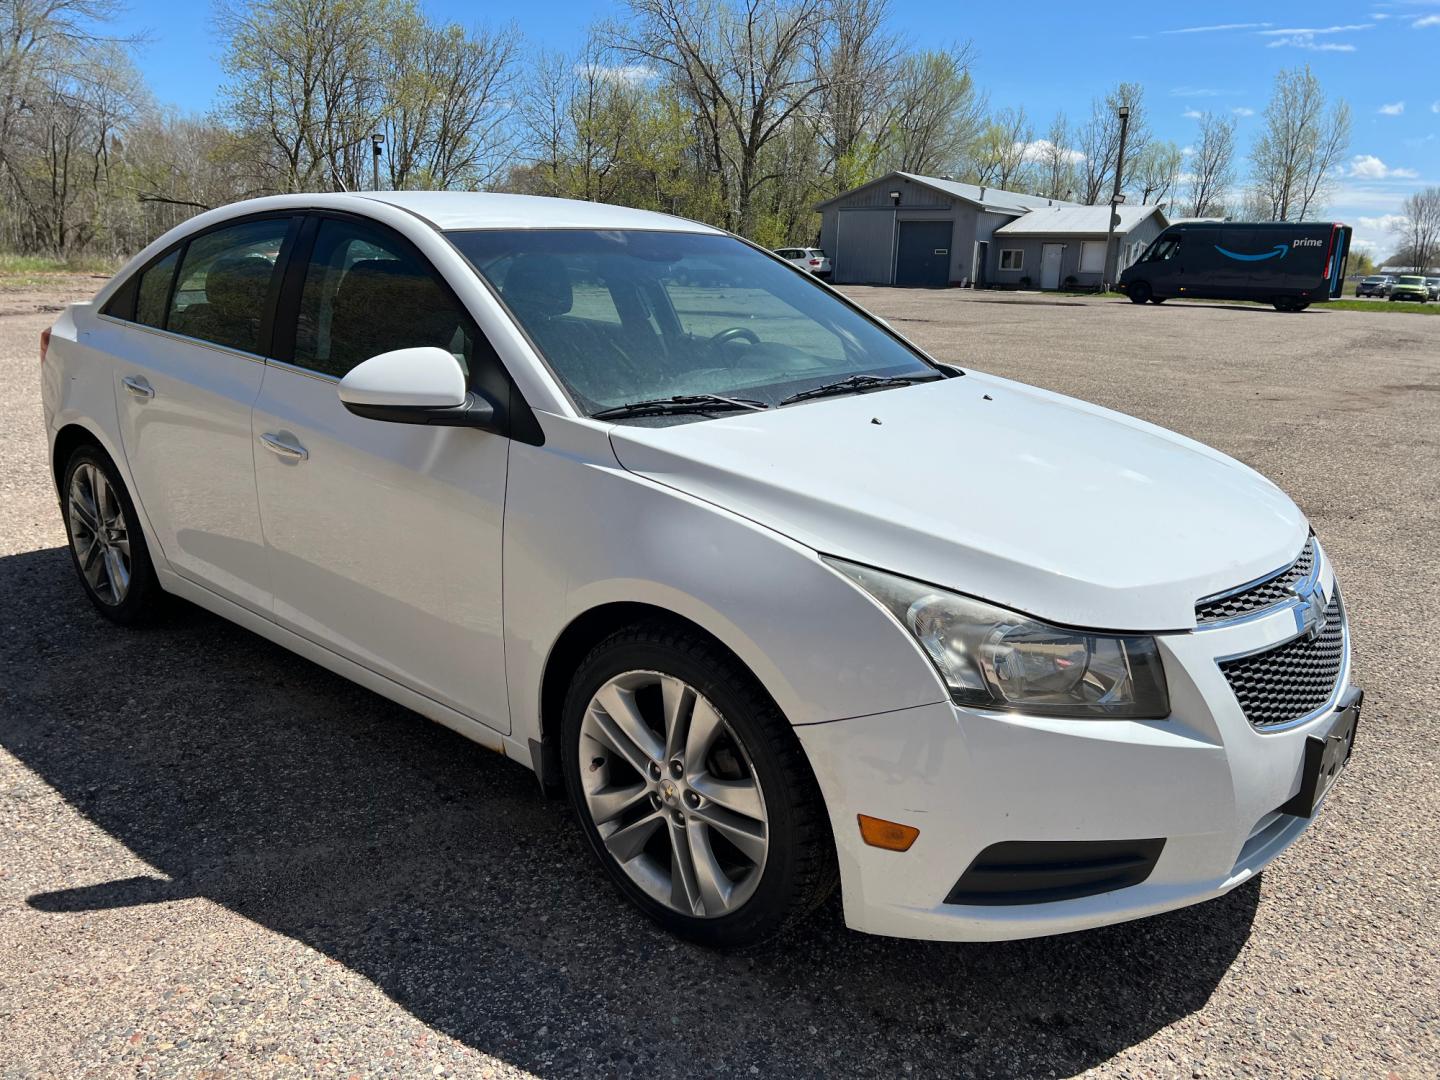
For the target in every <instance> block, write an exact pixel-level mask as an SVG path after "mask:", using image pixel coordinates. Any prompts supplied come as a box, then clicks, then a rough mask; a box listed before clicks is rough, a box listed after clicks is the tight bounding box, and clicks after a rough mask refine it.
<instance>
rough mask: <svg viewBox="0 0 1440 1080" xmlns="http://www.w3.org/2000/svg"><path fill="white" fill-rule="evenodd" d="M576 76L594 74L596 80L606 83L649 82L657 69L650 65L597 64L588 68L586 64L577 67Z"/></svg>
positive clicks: (631, 83) (632, 83)
mask: <svg viewBox="0 0 1440 1080" xmlns="http://www.w3.org/2000/svg"><path fill="white" fill-rule="evenodd" d="M575 74H576V75H581V76H584V75H587V74H593V75H594V76H595V78H596V79H598V80H600V81H602V82H605V81H609V82H618V83H628V84H630V85H634V84H636V83H643V82H649V81H650V80H651V79H653V78H654V77H655V74H656V72H655V69H654V68H652V67H650V66H649V65H648V64H595V65H593V66H589V67H587V66H586V65H585V64H576V65H575Z"/></svg>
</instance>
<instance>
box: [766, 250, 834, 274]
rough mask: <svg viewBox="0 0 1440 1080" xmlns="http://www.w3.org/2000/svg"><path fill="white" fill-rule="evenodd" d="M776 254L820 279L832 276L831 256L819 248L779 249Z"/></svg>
mask: <svg viewBox="0 0 1440 1080" xmlns="http://www.w3.org/2000/svg"><path fill="white" fill-rule="evenodd" d="M775 254H776V255H779V256H780V257H781V258H782V259H784V260H785V261H786V262H791V263H794V264H795V265H796V266H798V267H800V268H801V269H802V270H807V271H809V272H810V273H812V274H814V275H815V276H816V277H818V278H828V277H829V276H830V256H828V255H826V254H825V252H823V251H821V250H820V249H819V248H777V249H776V251H775Z"/></svg>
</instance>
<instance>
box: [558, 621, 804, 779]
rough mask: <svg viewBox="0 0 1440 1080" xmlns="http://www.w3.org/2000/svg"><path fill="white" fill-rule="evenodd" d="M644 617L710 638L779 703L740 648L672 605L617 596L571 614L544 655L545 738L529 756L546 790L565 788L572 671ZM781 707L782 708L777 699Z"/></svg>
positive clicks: (713, 643)
mask: <svg viewBox="0 0 1440 1080" xmlns="http://www.w3.org/2000/svg"><path fill="white" fill-rule="evenodd" d="M645 623H665V624H668V625H670V626H672V627H677V628H681V629H684V630H687V631H690V632H692V633H695V634H698V635H700V636H701V637H703V638H705V640H706V641H708V642H710V643H711V644H712V645H714V647H715V648H717V649H719V650H722V651H723V652H724V653H725V654H726V655H728V656H729V657H730V658H731V659H733V660H734V661H735V663H736V664H737V665H739V666H740V667H741V668H742V669H744V670H745V671H746V672H747V673H748V674H749V675H750V677H751V678H752V679H754V680H755V685H756V686H757V687H758V688H759V689H760V691H761V692H762V693H764V694H765V696H766V697H767V698H769V699H770V701H771V703H772V704H775V696H774V695H773V694H772V693H771V692H770V691H769V689H768V688H767V687H766V686H765V682H764V680H763V679H761V678H760V676H759V675H757V674H756V672H755V670H754V668H753V667H752V666H751V665H749V664H747V663H746V662H745V660H744V658H743V657H741V656H740V654H739V653H737V652H736V651H735V650H734V649H732V648H731V647H730V646H729V645H727V644H726V643H725V642H724V641H723V640H721V639H720V638H719V637H717V636H716V635H715V634H714V633H713V632H712V631H710V630H708V629H706V628H705V627H704V626H701V625H700V624H699V623H697V622H696V621H695V620H694V619H690V618H687V617H686V616H684V615H681V614H679V613H677V612H675V611H672V610H670V609H669V608H664V607H661V606H659V605H657V604H650V603H645V602H642V601H635V600H618V601H612V602H608V603H602V604H599V605H597V606H595V607H592V608H589V609H587V610H585V611H583V612H581V613H580V614H578V615H576V616H575V617H574V618H573V619H571V620H570V622H569V623H568V624H567V625H566V627H565V629H563V630H562V631H561V632H560V634H559V636H558V637H556V639H555V641H554V643H553V644H552V645H551V647H550V652H549V654H548V655H547V656H546V658H545V666H544V668H543V673H542V675H541V678H540V717H539V719H540V739H539V741H538V742H533V741H532V743H531V745H530V757H531V765H532V767H533V768H534V769H535V772H536V775H537V776H539V778H540V784H541V787H543V788H544V789H545V792H546V793H547V794H549V795H559V794H560V793H561V792H562V789H563V784H562V780H561V774H560V725H561V721H562V713H563V712H564V706H565V695H566V693H567V691H568V690H569V688H570V679H571V677H572V676H573V675H574V674H575V671H576V669H577V668H578V667H579V666H580V664H581V663H582V662H583V661H584V659H585V657H586V656H588V655H589V654H590V650H592V649H593V648H595V646H596V645H598V644H600V642H602V641H603V640H605V638H607V637H609V636H610V635H611V634H613V633H614V632H615V631H617V630H620V629H623V628H625V627H628V626H637V625H642V624H645ZM776 708H777V709H779V705H778V704H776ZM782 711H783V710H782Z"/></svg>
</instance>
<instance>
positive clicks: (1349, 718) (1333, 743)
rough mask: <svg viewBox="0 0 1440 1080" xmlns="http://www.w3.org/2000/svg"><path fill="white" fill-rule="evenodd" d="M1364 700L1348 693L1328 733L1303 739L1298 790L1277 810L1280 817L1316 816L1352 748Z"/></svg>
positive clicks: (1356, 692)
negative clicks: (1303, 749)
mask: <svg viewBox="0 0 1440 1080" xmlns="http://www.w3.org/2000/svg"><path fill="white" fill-rule="evenodd" d="M1364 700H1365V692H1364V691H1363V690H1359V689H1354V690H1351V691H1350V692H1349V693H1348V694H1346V695H1345V697H1344V698H1342V699H1341V701H1340V708H1339V710H1338V711H1337V712H1336V713H1335V719H1334V720H1333V721H1332V722H1331V724H1330V730H1329V731H1328V732H1327V733H1326V734H1325V735H1324V736H1323V737H1322V736H1318V735H1311V736H1310V737H1309V738H1308V739H1306V740H1305V759H1304V764H1303V766H1302V768H1301V771H1300V790H1299V791H1297V792H1296V793H1295V795H1294V797H1293V798H1291V799H1290V801H1289V802H1287V803H1286V804H1285V805H1284V806H1282V807H1280V812H1281V813H1282V814H1294V815H1295V816H1296V817H1303V818H1308V817H1314V816H1315V811H1316V810H1317V809H1318V808H1319V806H1320V803H1321V802H1323V801H1324V799H1325V794H1326V792H1328V791H1329V790H1330V785H1331V784H1333V783H1334V782H1335V778H1336V777H1337V776H1339V775H1340V771H1341V770H1342V769H1343V768H1344V767H1345V763H1346V762H1347V761H1349V760H1350V754H1351V752H1352V751H1353V750H1354V749H1355V729H1356V727H1357V726H1358V725H1359V723H1360V705H1361V703H1362V702H1363V701H1364Z"/></svg>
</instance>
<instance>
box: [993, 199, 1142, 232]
mask: <svg viewBox="0 0 1440 1080" xmlns="http://www.w3.org/2000/svg"><path fill="white" fill-rule="evenodd" d="M1119 210H1120V224H1119V225H1117V226H1116V227H1115V231H1116V232H1117V233H1127V232H1129V231H1130V230H1131V229H1133V228H1135V226H1137V225H1139V224H1140V223H1141V222H1142V221H1144V220H1146V219H1147V218H1148V217H1150V215H1152V214H1160V225H1161V227H1162V228H1163V227H1164V226H1165V215H1164V214H1162V213H1160V207H1158V206H1121V207H1120V208H1119ZM1109 225H1110V207H1108V206H1052V207H1044V208H1041V209H1036V210H1031V211H1030V212H1029V213H1027V214H1024V215H1023V216H1021V217H1018V218H1016V219H1015V220H1014V221H1010V222H1007V223H1005V224H1004V225H1001V226H1000V228H998V229H996V230H995V235H996V236H1104V235H1105V233H1106V231H1107V230H1108V229H1109Z"/></svg>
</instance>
